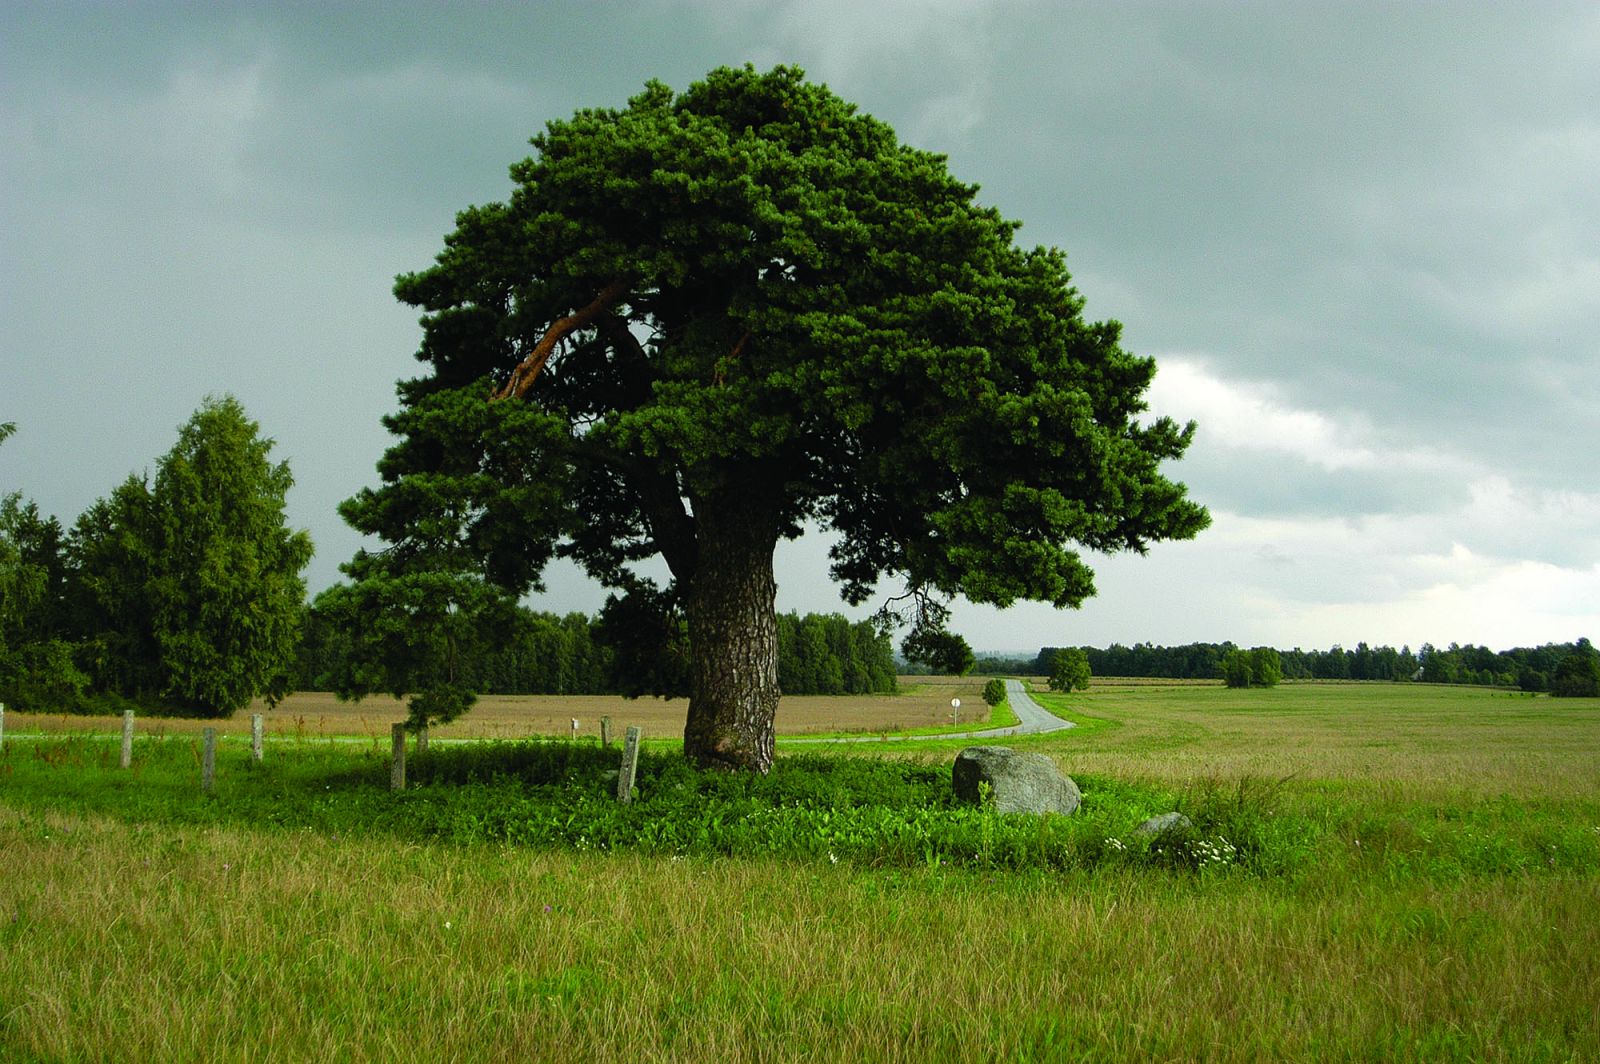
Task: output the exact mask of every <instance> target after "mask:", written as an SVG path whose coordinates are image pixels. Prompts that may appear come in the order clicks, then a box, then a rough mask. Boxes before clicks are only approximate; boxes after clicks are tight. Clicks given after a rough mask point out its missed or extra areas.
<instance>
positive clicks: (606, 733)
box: [600, 717, 611, 750]
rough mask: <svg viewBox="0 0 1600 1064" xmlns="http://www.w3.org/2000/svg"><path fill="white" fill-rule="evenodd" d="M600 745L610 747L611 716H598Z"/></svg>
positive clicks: (607, 748)
mask: <svg viewBox="0 0 1600 1064" xmlns="http://www.w3.org/2000/svg"><path fill="white" fill-rule="evenodd" d="M600 746H601V748H602V749H606V750H609V749H610V748H611V718H610V717H601V718H600Z"/></svg>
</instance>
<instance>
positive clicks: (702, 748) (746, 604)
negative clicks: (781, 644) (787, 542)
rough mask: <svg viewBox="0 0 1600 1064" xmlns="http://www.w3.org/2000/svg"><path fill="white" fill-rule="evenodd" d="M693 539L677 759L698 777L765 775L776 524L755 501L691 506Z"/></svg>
mask: <svg viewBox="0 0 1600 1064" xmlns="http://www.w3.org/2000/svg"><path fill="white" fill-rule="evenodd" d="M695 532H696V539H697V541H698V543H697V547H698V550H697V552H696V555H697V557H696V565H695V573H694V577H693V579H692V580H691V581H690V585H689V588H688V597H687V601H686V603H685V605H686V607H687V614H688V621H689V644H690V646H691V647H692V648H693V655H694V659H693V661H692V663H691V666H690V678H689V719H688V723H687V724H686V725H685V726H684V729H683V752H684V754H685V755H686V756H687V757H688V758H689V760H690V761H692V762H694V763H695V764H697V765H699V766H701V767H702V768H724V769H730V770H733V769H742V770H747V771H754V772H766V771H767V770H768V769H769V768H771V767H772V745H773V716H774V715H775V714H776V713H777V710H778V624H777V618H776V616H775V614H774V603H775V600H776V597H777V583H776V581H775V580H774V579H773V575H772V552H773V549H774V548H775V547H776V546H777V542H778V533H777V522H776V519H775V517H774V515H773V512H772V508H771V507H770V506H769V505H767V504H766V503H765V502H764V501H758V500H756V499H751V498H749V497H743V498H729V497H727V496H723V497H720V498H717V499H715V500H706V501H704V502H697V503H696V505H695Z"/></svg>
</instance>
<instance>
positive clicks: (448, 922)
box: [444, 920, 450, 931]
mask: <svg viewBox="0 0 1600 1064" xmlns="http://www.w3.org/2000/svg"><path fill="white" fill-rule="evenodd" d="M444 929H445V930H446V931H448V930H450V921H449V920H446V921H445V922H444Z"/></svg>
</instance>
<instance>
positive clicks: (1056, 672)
mask: <svg viewBox="0 0 1600 1064" xmlns="http://www.w3.org/2000/svg"><path fill="white" fill-rule="evenodd" d="M1093 678H1094V672H1093V670H1092V669H1090V667H1089V656H1088V655H1087V654H1085V653H1084V652H1083V651H1081V650H1079V649H1077V648H1076V647H1069V648H1068V649H1066V650H1058V651H1056V653H1055V655H1054V657H1053V658H1052V659H1051V662H1050V690H1052V691H1086V690H1088V689H1089V681H1090V680H1091V679H1093Z"/></svg>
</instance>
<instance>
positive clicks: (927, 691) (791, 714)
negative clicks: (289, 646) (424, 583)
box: [7, 676, 988, 739]
mask: <svg viewBox="0 0 1600 1064" xmlns="http://www.w3.org/2000/svg"><path fill="white" fill-rule="evenodd" d="M984 679H985V678H984V677H972V676H906V677H901V679H900V692H899V693H898V694H893V695H796V696H792V697H788V698H785V699H783V700H782V701H781V702H780V703H779V704H778V717H777V729H778V734H779V735H816V734H820V733H827V732H841V731H843V732H851V731H859V732H864V733H868V734H871V733H875V732H893V731H902V730H905V729H910V728H928V727H936V726H938V725H940V724H948V723H950V700H951V699H952V698H959V699H961V705H962V709H961V719H962V720H963V721H971V720H975V719H979V718H980V717H981V716H986V715H987V713H988V707H987V706H985V705H984V704H983V694H982V692H983V683H984ZM687 709H688V702H687V700H685V699H681V698H675V699H671V700H665V699H660V698H639V699H626V698H620V697H617V696H614V695H484V696H482V697H481V698H479V699H478V704H477V705H475V706H473V707H472V709H471V710H470V711H469V712H468V713H467V714H466V716H464V717H462V718H461V719H460V720H458V721H456V722H454V723H452V724H447V725H445V726H443V727H439V728H434V729H433V730H432V733H431V734H432V735H433V736H434V737H435V738H442V739H452V738H454V739H520V738H523V737H526V736H529V735H554V736H565V735H570V734H571V731H572V720H573V718H577V720H578V733H579V734H580V735H598V734H599V733H600V718H601V717H606V716H609V717H610V718H611V721H612V724H613V726H614V727H615V729H616V732H617V734H619V735H620V734H621V733H622V730H623V729H624V728H626V727H627V726H628V725H630V724H636V725H638V726H639V727H640V728H641V729H642V730H643V732H644V734H645V737H646V738H654V739H669V738H678V737H680V736H681V735H682V734H683V720H684V714H685V712H687ZM251 713H260V714H262V716H263V718H264V723H265V726H266V731H267V734H268V735H269V736H276V737H279V738H292V737H295V736H303V737H305V738H317V737H325V736H335V735H342V736H350V735H356V736H372V737H384V736H387V735H388V734H389V727H390V725H391V724H393V723H394V722H395V721H398V720H404V719H405V715H406V707H405V702H403V701H401V700H398V699H394V698H390V697H388V696H386V695H374V696H372V697H370V698H366V699H363V700H362V701H360V702H341V701H339V700H338V699H337V698H335V697H334V696H333V695H332V694H329V693H328V692H326V691H300V692H296V693H295V694H292V695H290V696H289V697H288V698H286V699H285V700H284V701H282V702H280V703H278V705H277V706H275V707H272V708H268V706H267V704H266V703H265V702H263V701H260V700H257V701H256V702H255V703H253V704H252V705H251V706H250V708H249V709H247V710H244V711H241V712H239V713H236V714H234V715H233V716H232V717H231V718H228V719H226V720H191V719H187V718H176V717H141V718H140V721H139V731H140V734H147V735H159V734H169V735H170V734H174V733H188V732H194V733H198V732H199V731H200V730H201V729H202V728H207V727H216V728H217V729H218V731H219V732H220V733H221V734H224V735H247V734H249V731H250V714H251ZM121 726H122V722H121V719H120V718H118V717H84V716H64V715H59V714H24V713H8V714H7V730H11V729H16V730H18V731H46V732H86V731H92V732H112V731H116V730H118V729H119V728H121Z"/></svg>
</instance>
